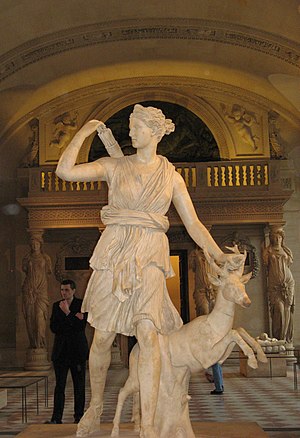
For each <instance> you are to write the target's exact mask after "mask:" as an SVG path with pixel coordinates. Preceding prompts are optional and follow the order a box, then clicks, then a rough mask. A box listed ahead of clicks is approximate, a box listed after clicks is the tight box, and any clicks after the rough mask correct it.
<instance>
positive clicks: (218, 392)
mask: <svg viewBox="0 0 300 438" xmlns="http://www.w3.org/2000/svg"><path fill="white" fill-rule="evenodd" d="M210 393H211V394H213V395H221V394H223V391H217V390H216V389H214V390H213V391H210Z"/></svg>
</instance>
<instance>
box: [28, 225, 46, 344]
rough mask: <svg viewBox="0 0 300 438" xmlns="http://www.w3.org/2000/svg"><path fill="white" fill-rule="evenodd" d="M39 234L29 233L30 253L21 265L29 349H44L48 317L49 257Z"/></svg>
mask: <svg viewBox="0 0 300 438" xmlns="http://www.w3.org/2000/svg"><path fill="white" fill-rule="evenodd" d="M42 244H43V239H42V235H41V233H39V232H32V233H31V240H30V245H31V251H30V253H29V254H27V255H26V256H25V257H24V259H23V263H22V270H23V272H25V274H26V276H25V280H24V283H23V287H22V296H23V314H24V318H25V321H26V328H27V333H28V338H29V348H31V349H37V348H46V325H47V317H48V307H49V298H48V275H50V274H51V272H52V264H51V259H50V257H49V256H48V255H47V254H45V253H44V252H43V251H42Z"/></svg>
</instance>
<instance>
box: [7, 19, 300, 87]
mask: <svg viewBox="0 0 300 438" xmlns="http://www.w3.org/2000/svg"><path fill="white" fill-rule="evenodd" d="M149 39H180V40H197V41H211V42H214V43H221V44H227V45H231V46H239V47H245V48H247V49H250V50H255V51H258V52H261V53H264V54H266V55H269V56H272V57H275V58H277V59H279V60H281V61H283V62H286V63H288V64H290V65H293V66H294V67H297V68H298V69H299V68H300V47H299V44H297V43H295V42H294V41H291V40H289V39H287V38H283V37H280V36H278V35H274V34H272V33H268V32H264V31H262V30H258V29H253V28H251V27H248V26H244V25H240V24H233V23H226V22H221V21H213V20H201V19H188V20H187V19H180V18H177V19H163V18H160V19H144V20H120V21H111V22H106V23H97V24H90V25H85V26H79V27H74V28H72V29H68V30H62V31H60V32H56V33H53V34H48V35H44V36H42V37H40V38H35V39H34V40H30V41H27V42H26V43H24V44H21V45H20V46H18V47H16V48H15V49H13V50H10V51H9V52H7V53H5V54H3V55H2V56H1V57H0V82H1V81H3V80H5V79H6V78H7V77H9V76H11V75H13V74H14V73H16V72H17V71H19V70H21V69H23V68H24V67H26V66H28V65H30V64H34V63H36V62H38V61H40V60H41V59H45V58H48V57H51V56H55V55H57V54H59V53H63V52H67V51H70V50H74V49H79V48H83V47H88V46H95V45H99V44H104V43H110V42H120V41H130V40H149Z"/></svg>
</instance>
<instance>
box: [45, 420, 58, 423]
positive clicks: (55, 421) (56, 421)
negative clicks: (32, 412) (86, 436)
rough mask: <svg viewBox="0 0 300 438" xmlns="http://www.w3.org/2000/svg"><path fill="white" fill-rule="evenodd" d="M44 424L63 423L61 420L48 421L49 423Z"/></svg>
mask: <svg viewBox="0 0 300 438" xmlns="http://www.w3.org/2000/svg"><path fill="white" fill-rule="evenodd" d="M44 424H62V421H59V420H48V421H45V423H44Z"/></svg>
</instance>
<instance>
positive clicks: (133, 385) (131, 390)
mask: <svg viewBox="0 0 300 438" xmlns="http://www.w3.org/2000/svg"><path fill="white" fill-rule="evenodd" d="M138 355H139V348H138V345H136V346H135V347H134V349H133V350H132V352H131V354H130V357H129V376H128V378H127V380H126V382H125V385H124V386H123V388H121V389H120V392H119V395H118V403H117V408H116V413H115V416H114V419H113V424H114V426H113V429H112V433H111V436H112V437H117V436H119V427H120V421H121V414H122V408H123V405H124V402H125V400H126V398H127V397H128V396H129V395H130V394H134V399H133V401H134V403H133V416H132V418H133V421H135V422H137V423H138V424H139V423H140V421H139V418H137V415H135V411H134V410H135V394H136V393H138V392H139V381H138V374H137V361H138Z"/></svg>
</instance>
